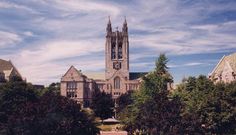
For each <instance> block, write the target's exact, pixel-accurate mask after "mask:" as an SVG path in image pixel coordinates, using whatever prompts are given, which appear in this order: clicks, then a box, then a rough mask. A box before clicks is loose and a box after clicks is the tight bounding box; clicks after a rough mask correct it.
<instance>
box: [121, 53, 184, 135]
mask: <svg viewBox="0 0 236 135" xmlns="http://www.w3.org/2000/svg"><path fill="white" fill-rule="evenodd" d="M167 62H168V59H167V58H166V57H165V55H164V54H161V55H160V56H159V58H158V59H157V61H156V68H155V70H154V71H153V72H150V73H149V74H147V75H146V76H144V77H143V81H142V84H141V88H140V90H139V91H136V92H134V93H133V94H132V96H131V99H132V104H130V105H127V107H126V108H124V109H123V110H122V111H121V113H120V116H121V117H120V119H121V120H122V122H123V123H124V124H125V128H126V130H127V131H129V132H134V131H135V130H139V132H140V133H143V134H155V133H153V132H156V133H170V132H172V130H173V129H172V127H173V125H171V124H174V125H175V123H177V122H178V121H180V116H179V111H180V108H181V105H180V104H179V102H177V100H176V99H169V98H168V93H169V92H168V90H167V84H168V83H172V82H173V79H172V76H171V75H170V74H169V72H168V70H167V69H168V68H167V66H166V64H167ZM175 103H176V104H175ZM170 105H173V107H170ZM172 116H173V117H172ZM160 123H162V127H163V128H160V127H159V125H160ZM173 131H174V130H173Z"/></svg>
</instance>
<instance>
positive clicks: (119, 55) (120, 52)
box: [118, 43, 122, 59]
mask: <svg viewBox="0 0 236 135" xmlns="http://www.w3.org/2000/svg"><path fill="white" fill-rule="evenodd" d="M118 59H122V43H119V46H118Z"/></svg>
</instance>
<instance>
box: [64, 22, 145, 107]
mask: <svg viewBox="0 0 236 135" xmlns="http://www.w3.org/2000/svg"><path fill="white" fill-rule="evenodd" d="M145 74H146V73H140V72H135V73H131V72H129V36H128V25H127V21H126V20H125V21H124V23H123V26H122V30H121V31H119V30H118V28H117V29H116V30H113V29H112V24H111V21H110V19H109V21H108V24H107V27H106V42H105V72H103V73H84V74H83V73H82V72H81V71H79V70H77V69H76V68H75V67H74V66H71V67H70V68H69V70H68V71H67V72H66V73H65V75H64V76H62V78H61V95H63V96H66V97H70V98H72V99H75V100H77V101H78V102H80V103H81V104H83V105H84V106H89V104H90V103H91V100H92V93H93V91H94V90H96V89H98V90H100V91H104V92H106V93H109V94H111V95H112V97H113V98H114V99H116V98H117V97H119V96H120V95H121V94H123V93H126V92H128V91H130V90H137V89H139V87H140V82H141V77H142V76H143V75H145Z"/></svg>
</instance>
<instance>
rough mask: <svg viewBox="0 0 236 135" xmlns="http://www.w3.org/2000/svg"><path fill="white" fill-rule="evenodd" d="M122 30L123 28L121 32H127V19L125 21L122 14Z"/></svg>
mask: <svg viewBox="0 0 236 135" xmlns="http://www.w3.org/2000/svg"><path fill="white" fill-rule="evenodd" d="M122 30H123V32H125V33H128V25H127V21H126V16H124V23H123V28H122Z"/></svg>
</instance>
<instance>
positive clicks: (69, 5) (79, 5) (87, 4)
mask: <svg viewBox="0 0 236 135" xmlns="http://www.w3.org/2000/svg"><path fill="white" fill-rule="evenodd" d="M52 6H53V7H55V8H58V9H61V10H63V11H67V12H86V13H88V12H94V13H96V12H103V13H109V14H110V15H112V16H117V15H119V13H120V9H119V8H118V7H116V6H114V5H112V4H107V3H102V2H91V1H85V0H80V1H78V0H67V1H53V5H52Z"/></svg>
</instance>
